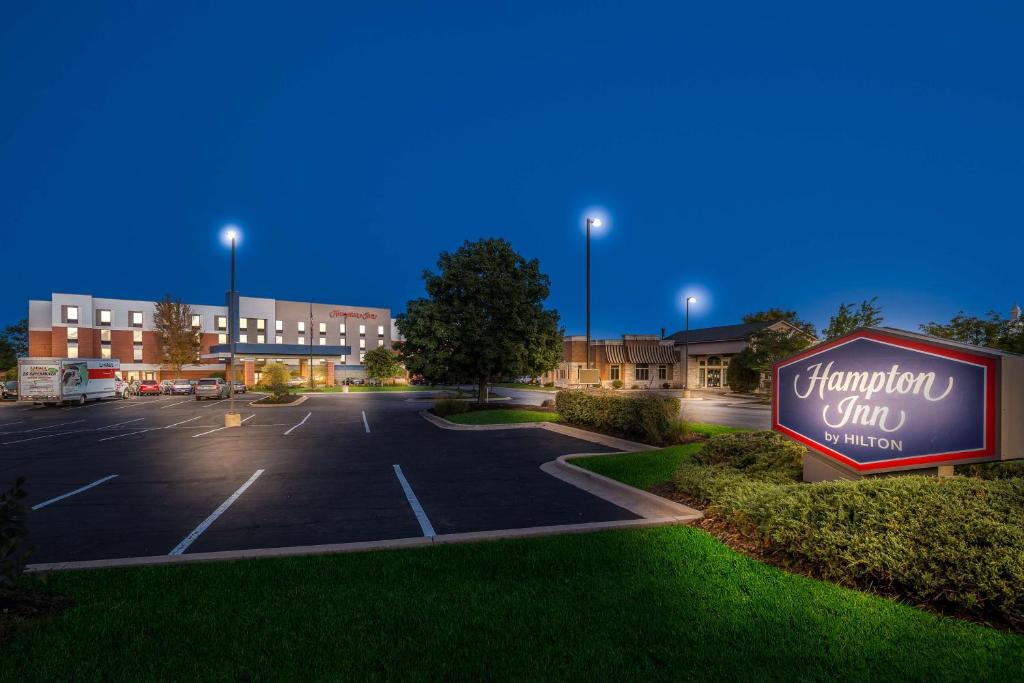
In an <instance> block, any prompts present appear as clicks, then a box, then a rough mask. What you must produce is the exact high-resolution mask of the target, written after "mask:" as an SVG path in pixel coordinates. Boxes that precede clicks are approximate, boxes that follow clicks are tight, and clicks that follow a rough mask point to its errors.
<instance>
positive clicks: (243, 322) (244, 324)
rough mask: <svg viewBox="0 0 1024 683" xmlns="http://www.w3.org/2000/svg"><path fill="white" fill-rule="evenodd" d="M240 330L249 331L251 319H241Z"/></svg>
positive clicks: (239, 321)
mask: <svg viewBox="0 0 1024 683" xmlns="http://www.w3.org/2000/svg"><path fill="white" fill-rule="evenodd" d="M238 329H240V330H247V329H249V319H248V318H239V319H238Z"/></svg>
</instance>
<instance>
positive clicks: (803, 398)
mask: <svg viewBox="0 0 1024 683" xmlns="http://www.w3.org/2000/svg"><path fill="white" fill-rule="evenodd" d="M998 373H999V368H998V359H997V358H995V357H993V356H991V355H988V354H983V353H972V352H970V351H968V350H964V349H962V348H950V347H949V346H946V345H942V344H935V343H930V342H928V341H925V340H922V339H920V338H916V339H914V338H907V337H904V336H900V335H896V334H889V333H887V332H885V331H882V330H862V331H859V332H855V333H853V334H851V335H849V336H846V337H843V338H840V339H837V340H835V341H833V342H830V343H828V344H823V345H821V346H818V347H814V348H811V349H809V350H807V351H805V352H804V353H801V354H799V355H797V356H794V357H793V358H789V359H787V360H785V361H782V362H781V363H779V364H777V365H776V366H775V368H774V388H773V390H774V392H775V396H774V401H773V409H772V426H773V428H774V429H776V430H778V431H781V432H783V433H785V434H787V435H789V436H791V437H793V438H795V439H797V440H799V441H801V442H803V443H804V444H806V445H807V446H810V447H811V448H813V449H814V450H816V451H818V452H819V453H822V454H824V455H826V456H828V457H830V458H832V459H834V460H836V461H838V462H840V463H842V464H843V465H845V466H847V467H848V468H851V469H853V470H855V471H858V472H867V471H879V470H884V469H899V468H906V467H912V466H930V465H934V464H940V463H947V462H953V461H961V462H962V461H971V460H974V459H992V458H993V457H995V455H996V440H997V419H998V413H997V406H996V404H997V395H996V391H997V380H998Z"/></svg>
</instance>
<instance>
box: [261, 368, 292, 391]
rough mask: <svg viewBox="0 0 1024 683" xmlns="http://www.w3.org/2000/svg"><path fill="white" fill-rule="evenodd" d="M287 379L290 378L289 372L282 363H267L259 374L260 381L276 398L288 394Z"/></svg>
mask: <svg viewBox="0 0 1024 683" xmlns="http://www.w3.org/2000/svg"><path fill="white" fill-rule="evenodd" d="M289 379H291V373H290V372H289V371H288V366H287V365H285V364H284V363H267V364H266V365H265V366H263V372H262V374H261V375H260V381H261V382H262V383H263V384H264V385H265V386H266V387H267V388H268V389H269V390H270V393H272V394H273V395H274V398H275V399H278V400H281V399H282V398H284V397H285V396H287V395H288V380H289Z"/></svg>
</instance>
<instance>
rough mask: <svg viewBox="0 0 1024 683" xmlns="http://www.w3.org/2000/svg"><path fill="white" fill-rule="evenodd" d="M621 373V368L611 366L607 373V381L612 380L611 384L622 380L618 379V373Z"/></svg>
mask: <svg viewBox="0 0 1024 683" xmlns="http://www.w3.org/2000/svg"><path fill="white" fill-rule="evenodd" d="M621 372H622V367H621V366H619V365H613V366H612V367H611V369H610V370H609V371H608V377H609V379H611V380H612V381H613V382H614V381H615V380H617V379H622V378H621V377H620V373H621Z"/></svg>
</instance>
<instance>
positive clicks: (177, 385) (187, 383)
mask: <svg viewBox="0 0 1024 683" xmlns="http://www.w3.org/2000/svg"><path fill="white" fill-rule="evenodd" d="M192 382H193V380H188V379H176V380H174V381H172V382H171V390H170V392H169V393H171V394H174V395H178V394H191V393H192V392H193V391H194V390H195V387H194V386H193V385H192Z"/></svg>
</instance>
